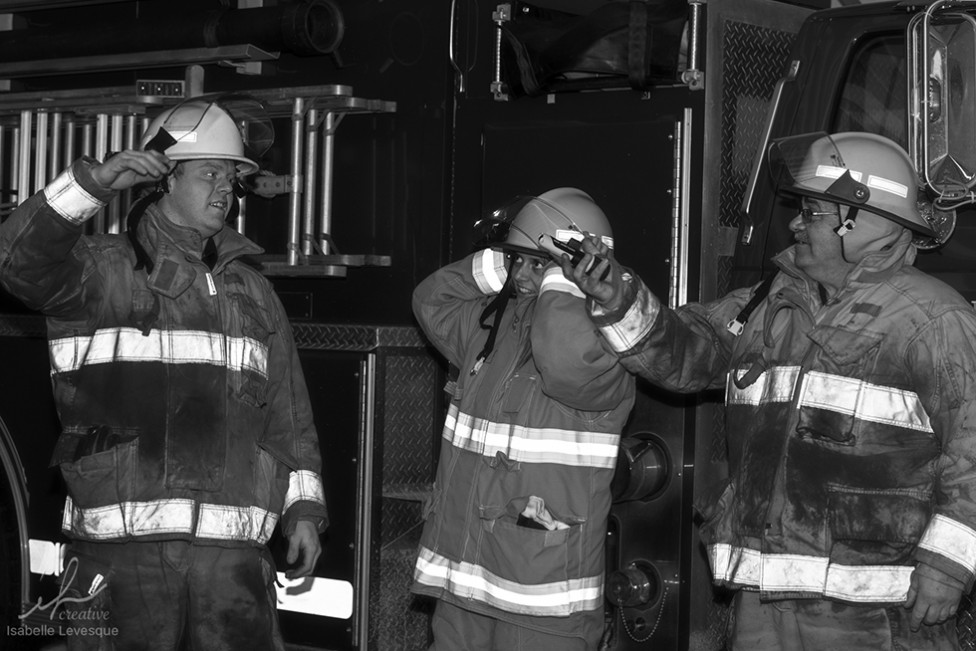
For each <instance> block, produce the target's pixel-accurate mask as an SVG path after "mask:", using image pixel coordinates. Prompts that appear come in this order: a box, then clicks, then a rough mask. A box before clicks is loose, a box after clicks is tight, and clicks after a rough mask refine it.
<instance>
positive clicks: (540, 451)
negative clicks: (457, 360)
mask: <svg viewBox="0 0 976 651" xmlns="http://www.w3.org/2000/svg"><path fill="white" fill-rule="evenodd" d="M443 437H444V438H445V439H446V440H447V441H448V442H449V443H450V444H451V445H453V446H455V447H458V448H461V449H463V450H467V451H469V452H476V453H478V454H482V455H484V456H486V457H493V456H495V455H496V454H497V453H498V452H504V453H505V454H506V455H507V456H508V458H509V459H512V460H513V461H521V462H524V463H554V464H561V465H564V466H582V467H590V468H613V467H614V465H615V464H616V462H617V449H618V443H619V442H620V437H619V436H618V435H616V434H606V433H601V432H583V431H577V430H567V429H557V428H554V427H525V426H523V425H511V424H507V423H495V422H492V421H488V420H485V419H483V418H475V417H473V416H470V415H468V414H464V413H459V411H458V408H457V405H453V404H452V405H451V407H450V409H448V414H447V419H446V420H445V423H444V434H443Z"/></svg>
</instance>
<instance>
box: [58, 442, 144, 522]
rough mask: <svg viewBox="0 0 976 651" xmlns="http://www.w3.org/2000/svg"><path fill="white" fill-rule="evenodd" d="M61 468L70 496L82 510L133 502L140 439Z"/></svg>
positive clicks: (84, 457)
mask: <svg viewBox="0 0 976 651" xmlns="http://www.w3.org/2000/svg"><path fill="white" fill-rule="evenodd" d="M60 466H61V476H62V477H64V483H65V486H66V487H67V489H68V495H70V496H71V500H72V501H73V502H74V505H75V506H76V507H78V508H83V509H85V508H93V507H99V506H108V505H112V504H119V503H121V502H126V501H131V500H133V499H134V496H135V492H136V483H137V477H138V470H139V439H134V440H131V441H128V442H126V443H122V444H120V445H117V446H115V447H113V448H110V449H108V450H105V451H103V452H97V453H95V454H90V455H87V456H82V457H79V458H78V459H76V460H74V461H63V462H62V463H61V464H60Z"/></svg>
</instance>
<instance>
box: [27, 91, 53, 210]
mask: <svg viewBox="0 0 976 651" xmlns="http://www.w3.org/2000/svg"><path fill="white" fill-rule="evenodd" d="M49 122H50V120H48V114H47V111H45V110H43V109H42V110H39V111H38V112H37V132H36V133H35V134H34V147H33V149H34V186H33V188H32V190H31V192H32V193H33V192H37V191H38V190H41V189H42V188H43V187H44V186H45V185H46V184H47V180H46V179H47V147H48V145H47V142H48V135H49V134H48V123H49Z"/></svg>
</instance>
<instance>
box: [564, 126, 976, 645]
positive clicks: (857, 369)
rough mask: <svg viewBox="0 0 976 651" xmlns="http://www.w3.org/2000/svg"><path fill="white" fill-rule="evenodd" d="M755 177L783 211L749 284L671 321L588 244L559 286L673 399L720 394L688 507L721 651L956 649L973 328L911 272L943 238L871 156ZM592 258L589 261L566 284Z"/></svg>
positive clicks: (954, 296)
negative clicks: (707, 491) (709, 451)
mask: <svg viewBox="0 0 976 651" xmlns="http://www.w3.org/2000/svg"><path fill="white" fill-rule="evenodd" d="M769 160H770V167H771V169H772V170H773V173H774V177H775V178H776V180H777V182H778V183H779V189H780V191H781V193H782V194H783V196H784V198H785V199H790V198H792V199H793V200H798V203H799V206H798V207H799V211H798V214H797V216H796V217H795V218H794V219H793V220H792V221H791V222H790V228H791V230H792V231H793V233H794V239H795V243H794V244H793V246H791V247H790V248H788V249H786V250H785V251H783V252H782V253H780V254H779V255H777V256H776V258H775V262H776V264H777V265H778V267H779V271H778V273H776V274H775V275H773V276H770V277H769V278H767V279H766V280H764V281H763V282H762V283H761V284H759V285H757V286H755V287H750V288H744V289H739V290H735V291H733V292H731V293H730V294H728V295H727V296H725V297H723V298H720V299H718V300H715V301H712V302H710V303H704V304H699V303H690V304H688V305H684V306H681V307H679V308H678V309H676V310H672V309H669V308H668V307H667V306H666V305H664V304H662V303H661V302H660V301H659V300H658V299H657V298H656V297H655V296H654V295H653V294H652V293H651V292H650V291H649V290H648V289H647V287H646V286H645V285H644V284H643V283H642V282H641V280H640V279H639V278H637V277H634V276H632V275H630V274H628V273H626V271H625V270H624V269H623V268H622V267H620V266H619V265H618V264H617V262H616V261H615V260H613V256H612V253H611V252H610V251H609V249H608V248H607V247H606V246H604V245H603V244H602V243H600V242H599V241H598V240H596V239H592V238H591V239H587V240H586V241H585V242H584V243H583V249H584V251H585V252H586V255H585V256H584V257H583V259H582V261H581V262H580V264H579V265H576V266H575V267H574V266H572V265H570V264H569V262H568V261H567V262H564V265H563V267H564V269H563V271H564V273H565V274H566V276H567V277H568V278H570V279H572V280H573V281H574V282H576V283H577V285H578V286H579V287H580V289H582V290H583V291H584V292H585V293H586V294H587V295H588V297H589V300H590V303H589V305H590V313H591V317H592V319H593V320H594V322H595V324H596V325H597V326H599V327H600V331H601V333H602V334H603V336H604V338H605V339H606V341H607V343H608V344H609V346H610V347H612V348H613V349H614V350H616V351H617V352H618V354H619V355H620V358H621V362H622V363H623V364H624V365H625V366H626V367H628V368H630V369H632V370H633V371H634V372H636V373H639V374H640V375H641V376H642V377H644V378H646V379H648V380H649V381H651V382H653V383H655V384H657V385H659V386H661V387H664V388H666V389H669V390H672V391H676V392H682V393H688V392H696V391H700V390H703V389H708V388H719V387H722V386H724V387H725V396H726V411H725V415H726V428H725V431H726V435H727V437H728V452H729V477H728V479H727V480H726V481H724V482H722V483H721V484H720V485H719V486H717V487H716V490H715V491H714V492H713V493H712V494H711V495H710V496H706V497H704V498H703V499H701V500H700V510H701V515H702V518H703V526H702V538H703V540H704V541H705V543H706V546H707V550H708V555H709V560H710V562H711V566H712V571H713V577H714V580H715V582H716V583H717V584H719V585H722V586H726V587H729V588H732V589H734V590H736V596H735V602H734V611H735V612H734V622H735V626H734V629H733V630H732V632H731V640H730V642H731V648H732V649H734V650H744V649H749V650H750V651H764V650H767V649H791V648H804V649H823V650H827V649H878V650H881V649H885V650H887V649H892V648H898V649H901V648H904V649H913V650H919V649H921V650H942V649H946V650H948V649H957V648H958V640H957V638H956V633H955V621H954V618H953V615H954V614H955V612H956V609H957V607H958V602H959V600H960V597H961V596H962V595H963V593H968V591H969V590H971V588H972V587H973V584H974V573H976V489H974V487H976V429H974V428H973V427H972V424H973V423H974V422H976V314H974V312H973V309H972V306H971V305H970V304H969V303H968V302H967V301H966V300H965V299H963V297H962V296H960V295H959V294H958V293H957V292H956V291H955V290H953V289H952V288H950V287H949V286H948V285H946V284H944V283H942V282H941V281H939V280H936V279H935V278H932V277H930V276H928V275H926V274H923V273H921V272H919V271H918V270H916V269H915V268H914V267H912V263H913V261H914V260H915V255H916V249H917V248H918V247H919V246H922V247H930V246H932V245H933V244H936V245H937V244H939V243H942V242H944V240H945V239H946V235H945V232H944V231H943V230H942V229H940V228H939V227H938V226H937V224H934V223H933V222H931V221H930V220H929V219H928V218H927V217H924V216H923V213H922V212H921V210H920V205H921V203H922V202H920V201H919V191H918V180H917V177H916V174H915V171H914V169H913V167H912V165H911V162H910V159H909V158H908V156H907V155H906V154H905V152H904V150H902V149H901V147H899V146H898V145H897V144H896V143H894V142H892V141H890V140H888V139H886V138H882V137H880V136H877V135H874V134H868V133H838V134H833V135H827V134H823V133H816V134H806V135H803V136H795V137H791V138H785V139H782V140H778V141H776V142H774V143H773V145H772V147H771V149H770V152H769ZM593 255H601V256H604V257H607V259H606V260H603V261H601V262H600V263H598V264H596V265H595V266H594V268H593V269H591V271H590V273H586V272H585V271H584V268H585V266H586V265H587V264H589V263H590V262H591V259H592V256H593ZM604 272H607V275H606V277H605V278H604V279H602V280H601V278H600V276H601V274H602V273H604ZM675 351H680V353H681V354H678V355H676V354H675Z"/></svg>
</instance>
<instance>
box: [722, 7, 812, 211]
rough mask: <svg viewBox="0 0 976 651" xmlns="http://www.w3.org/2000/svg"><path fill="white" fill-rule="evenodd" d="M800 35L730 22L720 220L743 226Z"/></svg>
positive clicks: (724, 74) (725, 65) (724, 76)
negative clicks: (765, 137)
mask: <svg viewBox="0 0 976 651" xmlns="http://www.w3.org/2000/svg"><path fill="white" fill-rule="evenodd" d="M795 38H796V35H795V34H793V33H791V32H786V31H779V30H775V29H769V28H766V27H761V26H757V25H750V24H747V23H741V22H734V21H729V22H728V23H726V25H725V33H724V42H723V44H722V51H723V53H724V61H723V69H722V161H721V170H722V173H721V188H720V199H719V206H720V212H719V223H720V224H721V225H722V226H738V224H739V206H740V205H741V203H742V194H743V192H744V191H745V187H746V184H747V182H748V180H749V173H750V172H751V170H752V162H753V158H754V156H755V153H756V150H757V148H758V147H759V145H760V143H761V139H762V131H763V126H764V125H765V121H766V112H767V109H768V106H769V101H770V99H771V97H772V94H773V88H774V87H775V85H776V81H777V80H778V79H779V78H780V77H781V76H782V75H783V70H784V68H783V62H784V61H786V60H787V57H788V55H789V51H790V47H791V46H792V45H793V41H794V40H795Z"/></svg>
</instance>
